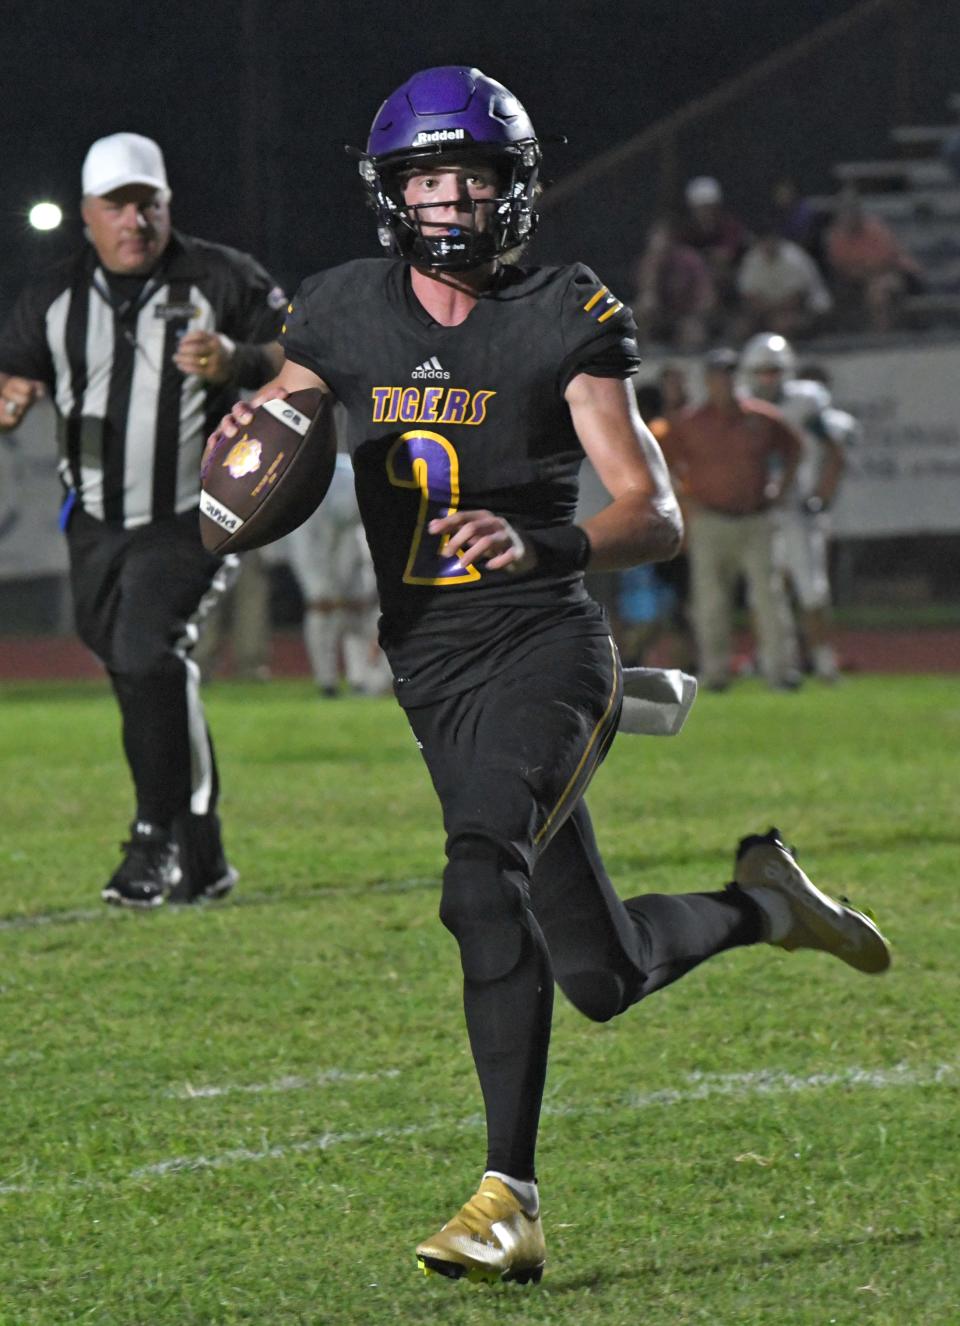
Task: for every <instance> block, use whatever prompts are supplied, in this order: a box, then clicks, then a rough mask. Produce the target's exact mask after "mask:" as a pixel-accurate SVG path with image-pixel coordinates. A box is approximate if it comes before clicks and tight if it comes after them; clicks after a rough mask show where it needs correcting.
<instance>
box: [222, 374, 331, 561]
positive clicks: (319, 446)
mask: <svg viewBox="0 0 960 1326" xmlns="http://www.w3.org/2000/svg"><path fill="white" fill-rule="evenodd" d="M336 458H337V439H336V434H335V431H334V425H333V398H332V397H331V396H330V394H329V393H327V392H322V391H320V390H318V389H317V388H314V387H311V388H308V389H307V390H306V391H294V392H291V394H290V395H289V396H287V398H286V399H285V400H272V401H265V402H264V403H263V405H261V406H259V407H258V408H257V409H256V410H255V411H254V414H253V418H252V419H251V421H250V423H249V424H248V425H247V426H246V427H245V428H241V429H240V431H239V432H238V433H237V435H236V436H235V437H222V438H221V439H220V441H219V442H218V443H217V444H216V445H215V446H214V448H213V451H212V452H211V453H210V455H209V456H208V457H207V460H206V462H205V464H204V469H203V476H202V479H201V489H200V535H201V538H202V539H203V546H204V547H205V548H206V549H207V551H208V552H212V553H217V554H218V555H219V556H221V557H222V556H225V555H226V554H227V553H233V552H247V551H249V549H251V548H262V547H263V545H264V544H266V543H273V542H275V540H277V539H281V538H283V536H284V535H285V534H289V533H290V531H291V530H294V529H296V528H297V526H298V525H302V524H303V522H304V521H305V520H306V519H307V517H308V516H311V515H313V513H314V511H316V509H317V507H318V506H319V505H320V503H321V502H322V501H323V498H324V497H325V495H326V492H327V489H328V488H329V487H330V481H331V479H332V478H333V471H334V466H335V465H336Z"/></svg>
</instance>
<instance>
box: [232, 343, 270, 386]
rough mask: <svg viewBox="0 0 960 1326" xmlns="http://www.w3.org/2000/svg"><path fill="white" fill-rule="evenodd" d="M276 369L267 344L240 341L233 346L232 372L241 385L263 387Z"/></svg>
mask: <svg viewBox="0 0 960 1326" xmlns="http://www.w3.org/2000/svg"><path fill="white" fill-rule="evenodd" d="M274 371H275V365H274V363H273V360H272V359H271V358H270V356H269V355H268V354H267V347H266V346H265V345H251V344H249V343H248V342H241V341H238V342H237V344H236V345H235V346H234V347H233V363H232V364H231V365H230V374H231V377H233V379H234V380H235V381H236V382H237V383H238V385H239V386H241V387H249V388H251V389H254V388H256V387H262V386H263V384H264V383H265V382H269V381H270V379H271V378H272V377H273V376H274Z"/></svg>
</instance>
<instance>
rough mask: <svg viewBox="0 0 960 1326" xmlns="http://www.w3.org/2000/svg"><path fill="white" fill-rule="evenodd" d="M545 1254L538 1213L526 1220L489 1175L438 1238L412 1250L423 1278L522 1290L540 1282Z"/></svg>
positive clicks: (513, 1196)
mask: <svg viewBox="0 0 960 1326" xmlns="http://www.w3.org/2000/svg"><path fill="white" fill-rule="evenodd" d="M546 1255H547V1248H546V1244H545V1243H544V1240H543V1226H542V1225H541V1223H540V1216H539V1214H537V1215H535V1216H530V1215H527V1213H526V1211H525V1210H524V1209H523V1207H522V1206H521V1204H520V1200H519V1198H518V1197H517V1196H516V1194H515V1193H514V1192H513V1191H512V1190H511V1189H510V1188H508V1187H507V1185H506V1184H505V1183H501V1181H500V1180H499V1179H495V1178H492V1177H490V1176H488V1177H486V1178H485V1179H484V1180H483V1182H482V1183H481V1184H480V1187H479V1189H478V1190H477V1192H476V1193H475V1194H474V1195H473V1197H471V1198H470V1200H469V1202H467V1204H466V1205H465V1206H461V1208H460V1210H459V1211H458V1212H457V1214H456V1215H455V1216H454V1217H453V1219H452V1220H448V1221H447V1223H446V1224H445V1225H444V1227H443V1229H441V1230H440V1232H439V1233H438V1234H434V1236H433V1237H432V1238H428V1239H424V1241H423V1242H422V1243H421V1244H420V1246H419V1247H418V1248H417V1260H418V1262H419V1264H420V1268H421V1270H422V1271H423V1272H424V1274H425V1275H430V1274H436V1275H445V1276H447V1277H449V1278H450V1279H451V1280H459V1279H460V1278H461V1277H462V1276H466V1278H467V1279H468V1280H472V1281H489V1282H494V1281H498V1280H503V1281H507V1280H516V1281H517V1282H518V1283H519V1284H522V1285H525V1284H529V1283H530V1281H532V1282H533V1283H534V1284H539V1283H540V1277H541V1276H542V1275H543V1263H544V1261H545V1259H546Z"/></svg>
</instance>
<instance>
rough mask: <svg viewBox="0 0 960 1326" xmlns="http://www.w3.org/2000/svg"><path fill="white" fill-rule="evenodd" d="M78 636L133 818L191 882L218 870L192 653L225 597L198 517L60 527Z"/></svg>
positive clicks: (220, 862) (88, 521) (213, 769)
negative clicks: (115, 727) (103, 687)
mask: <svg viewBox="0 0 960 1326" xmlns="http://www.w3.org/2000/svg"><path fill="white" fill-rule="evenodd" d="M67 542H68V546H69V550H70V575H71V583H72V589H73V602H74V612H75V616H76V624H77V632H78V634H79V636H80V638H81V640H82V641H83V642H84V644H85V645H87V647H88V648H89V649H91V650H92V651H93V652H94V654H96V655H97V657H98V658H99V659H100V660H101V662H102V663H103V665H104V667H105V668H106V669H107V672H108V673H109V675H110V680H111V682H112V683H113V689H114V692H115V694H116V697H117V700H118V702H119V705H120V714H121V719H122V732H123V748H124V752H125V754H126V757H127V763H128V765H129V766H130V772H131V774H132V776H133V783H134V788H135V792H136V818H137V819H138V820H143V821H146V822H147V823H149V824H152V825H156V826H157V827H159V828H162V829H166V830H168V831H171V832H173V833H174V834H175V836H176V838H177V842H178V844H179V846H180V852H181V864H182V866H183V868H184V873H185V875H186V877H187V879H188V880H194V881H195V882H197V883H205V882H208V881H209V880H210V879H213V878H217V877H218V875H219V874H222V873H223V867H224V857H223V848H222V845H221V842H220V825H219V819H218V817H217V814H216V807H217V798H218V794H219V778H218V774H217V764H216V759H215V757H214V751H213V744H212V742H211V740H210V733H209V730H208V728H207V723H206V719H205V717H204V712H203V705H202V703H201V700H200V690H199V682H200V674H199V669H198V667H197V665H196V664H195V663H194V662H193V661H192V660H191V659H190V657H189V651H190V649H191V648H192V647H193V644H194V643H195V641H196V636H197V629H196V625H195V620H194V619H196V618H198V617H199V615H201V613H202V611H203V610H205V608H206V607H207V606H208V605H209V603H210V602H211V601H212V599H213V598H214V597H216V595H217V594H218V593H219V592H221V591H222V589H223V587H224V585H225V582H226V576H225V573H224V566H223V563H222V561H221V560H220V558H218V557H214V556H212V555H211V554H210V553H208V552H207V551H206V550H205V548H204V547H203V544H202V543H201V541H200V535H199V529H198V520H197V513H196V511H189V512H185V513H184V514H182V515H179V516H172V517H169V518H166V519H161V520H157V521H154V522H152V523H151V524H149V525H143V526H140V527H139V528H137V529H122V528H119V527H117V526H114V525H108V524H105V523H103V522H101V521H98V520H95V519H94V518H93V517H92V516H89V515H87V514H86V512H84V511H80V510H77V511H74V512H73V514H72V516H71V518H70V523H69V526H68V529H67Z"/></svg>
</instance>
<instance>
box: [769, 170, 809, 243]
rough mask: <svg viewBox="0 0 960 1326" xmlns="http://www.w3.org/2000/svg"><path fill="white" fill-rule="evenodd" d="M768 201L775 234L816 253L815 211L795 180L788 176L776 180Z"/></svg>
mask: <svg viewBox="0 0 960 1326" xmlns="http://www.w3.org/2000/svg"><path fill="white" fill-rule="evenodd" d="M770 203H771V215H772V218H773V220H774V224H775V226H776V230H777V234H778V235H780V236H781V237H782V238H783V239H789V240H791V241H792V242H793V243H794V244H799V245H800V247H801V248H802V249H806V250H807V252H808V253H810V254H814V255H816V253H817V247H818V245H817V230H818V217H817V213H816V211H815V210H814V208H813V206H812V204H811V203H809V202H808V201H807V199H806V198H804V197H803V196H802V194H801V193H800V190H799V189H798V188H797V185H796V181H795V180H792V179H791V178H790V177H789V176H786V177H784V178H783V179H781V180H777V182H776V184H775V185H774V186H773V190H772V191H771V194H770Z"/></svg>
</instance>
